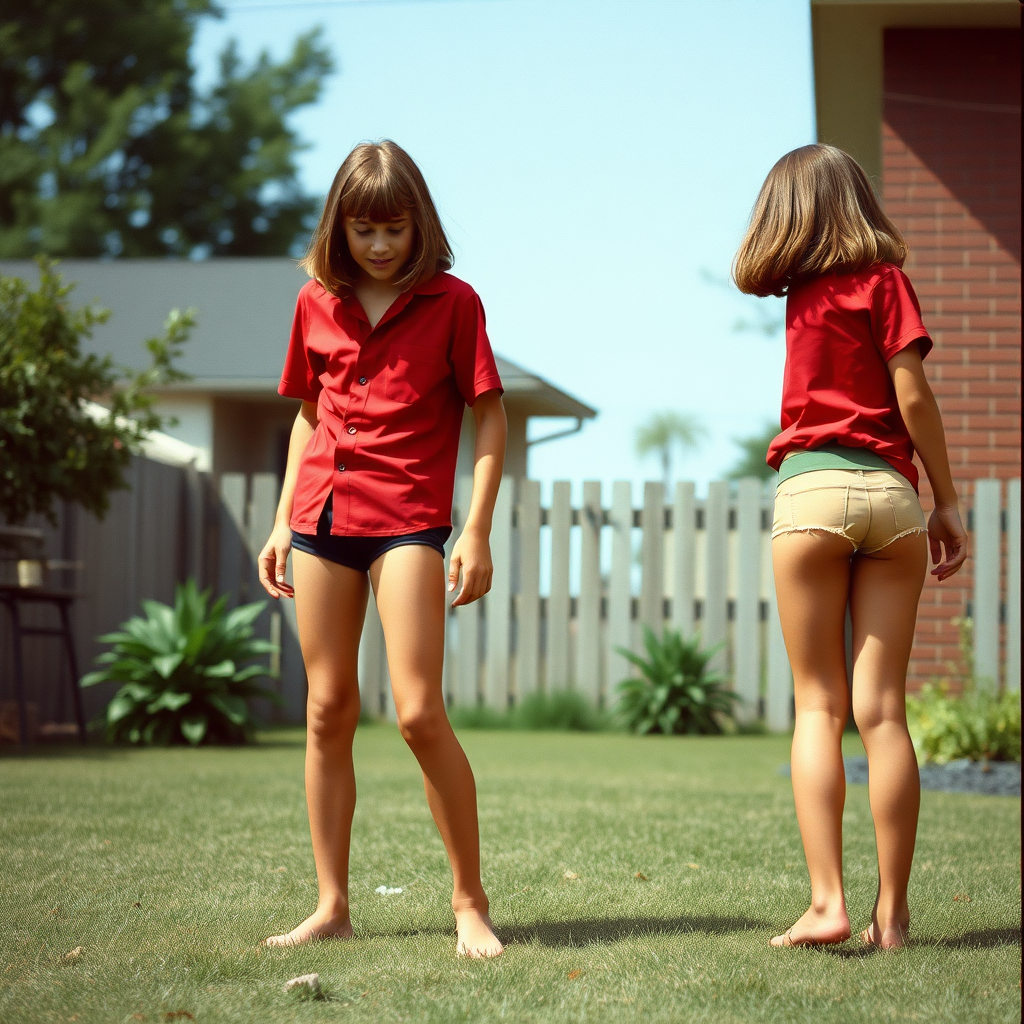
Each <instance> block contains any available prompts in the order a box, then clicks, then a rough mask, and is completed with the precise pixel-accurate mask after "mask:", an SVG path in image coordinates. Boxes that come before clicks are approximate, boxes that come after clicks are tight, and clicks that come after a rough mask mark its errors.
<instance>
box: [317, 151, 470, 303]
mask: <svg viewBox="0 0 1024 1024" xmlns="http://www.w3.org/2000/svg"><path fill="white" fill-rule="evenodd" d="M405 216H410V217H412V221H413V225H414V231H415V237H414V239H413V245H412V251H411V252H410V253H409V258H408V260H407V261H406V263H405V265H404V266H403V267H400V268H399V276H398V277H397V278H396V279H395V281H394V283H395V285H396V286H398V287H399V288H401V289H402V290H403V291H407V290H408V289H410V288H413V287H415V286H416V285H418V284H422V283H423V282H424V281H427V280H429V279H430V278H432V277H433V276H434V275H435V274H437V273H439V272H441V271H443V270H449V269H450V268H451V266H452V263H453V262H454V260H453V257H452V250H451V246H450V245H449V244H448V239H447V237H446V236H445V233H444V228H443V227H442V226H441V218H440V217H439V216H438V215H437V208H436V207H435V206H434V200H433V199H431V198H430V190H429V189H428V188H427V183H426V181H424V180H423V175H422V174H421V173H420V169H419V168H418V167H417V166H416V164H415V163H414V162H413V159H412V157H411V156H409V154H408V153H406V151H405V150H404V149H402V147H401V146H399V145H397V143H394V142H392V141H391V140H390V139H383V140H381V141H380V142H361V143H360V144H359V145H358V146H356V147H355V149H353V150H352V152H351V153H349V155H348V156H347V157H345V161H344V163H342V165H341V167H339V168H338V173H337V174H336V175H335V176H334V182H333V183H332V184H331V190H330V192H329V193H328V194H327V200H326V202H325V203H324V208H323V212H322V213H321V214H320V220H319V221H318V222H317V225H316V228H314V230H313V235H312V237H311V238H310V240H309V247H308V249H307V250H306V255H305V258H304V259H303V260H302V261H301V263H300V264H299V265H300V266H301V267H302V268H303V269H304V270H305V271H306V273H307V274H309V276H310V277H313V278H316V280H317V281H319V282H320V284H322V285H323V286H324V288H326V289H327V290H328V291H329V292H332V293H333V294H335V295H338V294H340V293H341V292H342V291H345V290H347V289H351V288H352V286H353V285H354V284H355V282H356V278H357V276H358V274H359V267H358V265H357V264H356V262H355V260H353V259H352V256H351V254H350V253H349V251H348V241H347V240H346V238H345V218H346V217H358V218H365V219H366V220H368V221H375V222H377V223H385V222H387V221H391V220H398V219H399V218H401V217H405Z"/></svg>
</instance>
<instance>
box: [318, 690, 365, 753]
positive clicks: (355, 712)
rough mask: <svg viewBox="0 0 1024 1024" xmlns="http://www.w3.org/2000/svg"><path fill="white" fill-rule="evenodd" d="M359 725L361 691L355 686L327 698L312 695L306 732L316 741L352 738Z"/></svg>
mask: <svg viewBox="0 0 1024 1024" xmlns="http://www.w3.org/2000/svg"><path fill="white" fill-rule="evenodd" d="M358 724H359V690H358V689H357V688H356V687H355V686H350V687H345V688H344V692H341V693H331V694H329V695H327V696H319V695H317V696H314V695H313V694H310V696H309V698H308V699H307V701H306V731H307V733H309V735H310V736H312V737H315V738H316V739H319V740H322V741H326V740H332V739H338V738H343V737H347V736H350V735H351V734H352V733H353V732H354V731H355V728H356V726H357V725H358Z"/></svg>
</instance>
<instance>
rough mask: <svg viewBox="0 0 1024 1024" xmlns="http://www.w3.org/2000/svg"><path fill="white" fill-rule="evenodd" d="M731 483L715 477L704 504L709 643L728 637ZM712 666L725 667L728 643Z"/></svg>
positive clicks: (704, 635)
mask: <svg viewBox="0 0 1024 1024" xmlns="http://www.w3.org/2000/svg"><path fill="white" fill-rule="evenodd" d="M728 530H729V485H728V483H726V481H724V480H714V481H712V482H711V483H710V484H709V485H708V498H707V501H706V502H705V504H704V607H703V610H702V612H703V613H702V615H701V630H700V632H701V640H702V642H703V644H704V646H705V647H713V646H715V645H716V644H723V643H724V641H725V638H726V624H727V621H728V619H727V605H726V602H727V600H728V582H729V546H728V545H729V533H728ZM711 664H712V666H713V667H714V668H716V669H717V670H718V671H725V670H726V667H727V656H726V651H725V648H724V646H723V647H722V648H721V649H720V650H719V652H718V654H716V655H715V657H714V658H713V659H712V662H711Z"/></svg>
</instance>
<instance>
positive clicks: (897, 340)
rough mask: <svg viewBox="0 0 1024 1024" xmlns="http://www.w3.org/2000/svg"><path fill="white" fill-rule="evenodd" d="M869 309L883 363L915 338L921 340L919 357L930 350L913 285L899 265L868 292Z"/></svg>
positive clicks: (929, 342) (930, 345)
mask: <svg viewBox="0 0 1024 1024" xmlns="http://www.w3.org/2000/svg"><path fill="white" fill-rule="evenodd" d="M868 308H869V311H870V314H871V334H872V337H873V338H874V340H875V344H876V345H877V346H878V351H879V352H881V354H882V358H883V359H884V360H885V361H886V362H888V361H889V360H890V359H892V357H893V356H894V355H896V353H897V352H902V351H903V349H905V348H906V347H907V346H908V345H909V344H910V343H911V342H914V341H919V342H920V347H921V358H922V359H924V357H925V356H926V355H928V353H929V352H930V351H931V348H932V339H931V338H929V337H928V331H927V330H925V326H924V322H923V321H922V320H921V304H920V303H919V302H918V301H917V296H916V295H915V294H914V286H913V285H912V284H911V283H910V279H909V278H908V277H907V275H906V274H904V273H903V271H902V270H900V269H899V268H898V267H892V268H890V269H889V273H886V274H883V275H882V277H881V278H880V279H879V281H878V283H877V284H876V285H875V287H874V288H873V289H872V291H871V298H870V300H869V304H868Z"/></svg>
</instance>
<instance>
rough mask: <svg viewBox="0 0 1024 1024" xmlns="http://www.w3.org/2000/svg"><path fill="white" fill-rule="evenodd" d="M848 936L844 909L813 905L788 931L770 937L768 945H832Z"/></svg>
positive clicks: (847, 920) (778, 946) (848, 926)
mask: <svg viewBox="0 0 1024 1024" xmlns="http://www.w3.org/2000/svg"><path fill="white" fill-rule="evenodd" d="M849 937H850V919H849V917H847V915H846V910H845V909H840V910H831V911H822V912H819V911H816V910H815V909H814V908H813V907H811V908H810V909H808V911H807V913H805V914H804V915H803V917H801V918H800V920H799V921H797V923H796V924H795V925H793V927H792V928H790V929H789V931H787V932H784V933H783V934H782V935H776V936H775V938H774V939H770V940H769V942H768V945H769V946H775V947H776V948H777V949H778V948H782V947H785V946H834V945H836V944H837V943H840V942H845V941H846V940H847V939H848V938H849Z"/></svg>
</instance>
